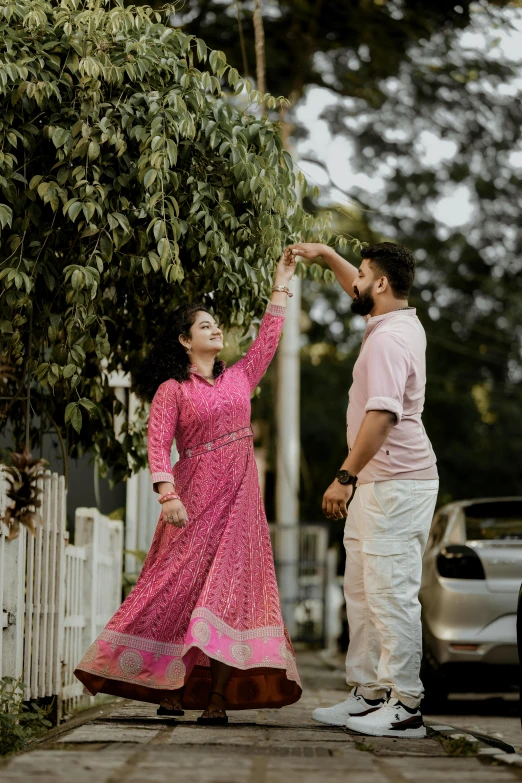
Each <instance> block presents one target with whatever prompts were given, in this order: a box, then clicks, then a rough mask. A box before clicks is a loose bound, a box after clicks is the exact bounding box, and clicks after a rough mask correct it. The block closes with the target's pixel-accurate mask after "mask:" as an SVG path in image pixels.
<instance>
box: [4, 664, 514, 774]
mask: <svg viewBox="0 0 522 783" xmlns="http://www.w3.org/2000/svg"><path fill="white" fill-rule="evenodd" d="M299 658H300V672H301V676H302V678H303V682H304V687H305V690H304V694H303V697H302V699H301V701H299V702H298V703H297V704H295V705H292V706H291V707H285V708H284V709H282V710H251V711H243V712H231V713H230V714H229V715H230V724H229V726H227V727H215V728H209V727H205V726H199V725H198V724H197V723H196V718H197V716H198V714H199V713H196V712H190V711H187V712H186V713H185V717H183V718H179V719H176V720H174V719H165V718H158V717H157V716H156V711H155V708H154V707H153V706H152V705H147V704H142V703H138V702H128V701H119V702H116V703H114V704H112V705H106V706H104V707H102V708H101V710H90V711H89V712H88V713H86V715H85V716H84V717H85V719H84V720H82V716H81V715H80V716H77V717H76V718H75V719H74V721H73V722H71V724H69V725H66V726H65V727H61V728H60V730H58V731H54V732H52V733H51V734H50V735H49V738H47V739H45V740H44V741H43V742H40V743H39V744H38V745H36V746H34V747H33V749H31V750H29V751H27V752H25V753H23V754H20V755H18V756H15V757H12V758H11V759H7V760H5V761H4V763H3V764H2V765H1V767H0V781H1V783H22V782H23V783H32V781H34V782H35V783H72V782H73V783H92V781H96V783H144V781H151V783H167V781H168V783H173V782H174V781H175V782H176V783H177V782H178V781H179V782H180V783H181V782H182V783H319V781H320V782H321V783H323V782H324V783H341V781H342V783H439V781H440V782H441V783H453V781H457V780H458V781H459V783H492V781H494V782H495V783H508V781H509V782H510V781H522V769H520V768H515V767H514V766H513V767H510V766H507V765H495V763H494V762H493V764H494V766H492V762H491V759H489V760H488V758H487V757H485V756H481V757H451V756H448V755H447V754H446V751H445V750H444V748H443V747H442V745H441V743H440V742H439V741H438V740H437V738H436V737H430V738H428V739H425V740H405V739H403V740H400V739H388V738H362V737H356V736H353V735H350V734H348V733H347V732H346V731H345V730H344V729H342V728H335V727H328V726H321V725H320V724H318V723H315V722H314V721H312V720H311V717H310V716H311V713H312V710H313V709H314V708H315V707H318V706H328V705H330V704H333V703H335V702H336V701H340V700H342V699H343V698H345V697H346V691H345V689H344V684H343V680H342V676H340V674H339V673H338V672H334V671H331V670H330V669H328V668H327V667H326V666H325V665H324V663H323V661H322V660H321V658H320V657H319V656H318V655H317V654H315V653H310V652H308V653H302V654H301V655H300V657H299Z"/></svg>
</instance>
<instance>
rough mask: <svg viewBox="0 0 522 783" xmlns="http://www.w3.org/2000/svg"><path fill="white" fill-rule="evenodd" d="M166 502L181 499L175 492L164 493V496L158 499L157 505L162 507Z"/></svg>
mask: <svg viewBox="0 0 522 783" xmlns="http://www.w3.org/2000/svg"><path fill="white" fill-rule="evenodd" d="M167 500H181V498H180V496H179V495H178V493H177V492H166V493H165V494H164V495H162V496H161V497H160V498H158V503H160V504H161V505H163V504H164V503H166V502H167Z"/></svg>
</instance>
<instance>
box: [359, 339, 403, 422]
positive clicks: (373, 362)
mask: <svg viewBox="0 0 522 783" xmlns="http://www.w3.org/2000/svg"><path fill="white" fill-rule="evenodd" d="M367 350H368V356H367V365H366V366H367V372H368V379H367V381H368V402H367V403H366V407H365V409H364V410H365V413H367V412H368V411H390V413H393V414H394V415H395V419H396V421H395V424H398V423H399V422H400V420H401V419H402V413H403V403H404V392H405V389H406V381H407V380H408V375H409V374H410V366H411V353H410V349H409V346H408V345H407V344H406V343H405V342H404V341H403V340H401V338H400V337H397V336H396V335H394V334H391V333H385V334H379V335H377V334H376V335H375V337H374V338H373V339H372V340H371V341H369V343H368V346H367Z"/></svg>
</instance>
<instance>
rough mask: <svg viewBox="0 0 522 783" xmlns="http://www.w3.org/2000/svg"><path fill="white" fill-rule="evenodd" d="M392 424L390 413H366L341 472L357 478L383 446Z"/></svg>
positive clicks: (393, 416) (392, 415)
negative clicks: (344, 471) (347, 471)
mask: <svg viewBox="0 0 522 783" xmlns="http://www.w3.org/2000/svg"><path fill="white" fill-rule="evenodd" d="M394 424H395V415H394V414H393V413H390V411H368V413H367V414H366V416H365V417H364V419H363V422H362V424H361V428H360V430H359V432H358V433H357V437H356V439H355V443H354V444H353V447H352V449H351V451H350V453H349V454H348V456H347V457H346V459H345V461H344V462H343V465H342V470H349V471H350V473H352V474H353V475H354V476H357V475H358V474H359V473H360V472H361V470H363V468H364V467H366V465H367V464H368V462H369V461H370V460H371V459H373V458H374V457H375V455H376V454H377V452H378V451H379V449H380V448H381V447H382V446H383V445H384V443H385V441H386V438H387V437H388V435H389V434H390V432H391V430H392V429H393V426H394Z"/></svg>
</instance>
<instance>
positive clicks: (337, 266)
mask: <svg viewBox="0 0 522 783" xmlns="http://www.w3.org/2000/svg"><path fill="white" fill-rule="evenodd" d="M321 257H322V258H323V260H324V261H326V263H327V264H328V266H329V267H330V269H331V270H332V272H333V273H334V275H335V276H336V278H337V281H338V282H339V285H340V286H341V287H342V288H344V290H345V291H346V293H347V294H348V295H349V296H351V297H352V299H353V298H354V296H355V293H354V290H353V284H354V283H355V280H356V278H357V274H358V271H359V270H358V269H357V267H355V266H353V264H350V263H349V262H348V261H347V260H346V259H345V258H343V257H342V256H340V255H339V253H336V252H335V250H332V248H331V247H328V248H327V247H325V250H324V252H323V253H321Z"/></svg>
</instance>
